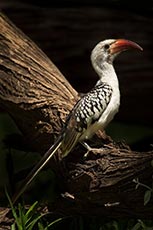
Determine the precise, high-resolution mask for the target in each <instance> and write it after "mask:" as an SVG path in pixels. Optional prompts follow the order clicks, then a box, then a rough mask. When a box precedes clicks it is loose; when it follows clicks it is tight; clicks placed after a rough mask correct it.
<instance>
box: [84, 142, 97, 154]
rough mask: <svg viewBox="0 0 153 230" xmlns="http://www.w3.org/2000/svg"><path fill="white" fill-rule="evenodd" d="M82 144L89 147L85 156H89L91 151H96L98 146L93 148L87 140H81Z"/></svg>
mask: <svg viewBox="0 0 153 230" xmlns="http://www.w3.org/2000/svg"><path fill="white" fill-rule="evenodd" d="M80 143H81V144H82V145H83V147H85V148H86V149H87V152H86V153H85V154H84V158H87V157H88V154H89V152H91V151H92V152H96V150H97V149H96V148H92V147H90V146H89V145H88V144H87V143H86V142H85V141H81V142H80Z"/></svg>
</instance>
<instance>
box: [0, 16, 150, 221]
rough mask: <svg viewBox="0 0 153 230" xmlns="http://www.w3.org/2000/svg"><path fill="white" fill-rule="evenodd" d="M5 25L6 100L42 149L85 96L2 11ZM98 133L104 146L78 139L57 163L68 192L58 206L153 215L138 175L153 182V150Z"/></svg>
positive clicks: (1, 56)
mask: <svg viewBox="0 0 153 230" xmlns="http://www.w3.org/2000/svg"><path fill="white" fill-rule="evenodd" d="M0 28H1V30H0V103H1V106H2V107H3V108H4V109H5V110H6V111H7V112H8V113H9V114H10V115H11V117H12V118H13V119H14V120H15V122H16V124H17V125H18V127H19V128H20V130H21V132H22V133H23V135H25V136H26V138H27V140H28V143H29V144H30V145H31V147H32V148H33V149H34V150H37V151H40V152H42V150H43V151H44V150H45V149H46V148H48V147H49V145H50V144H51V143H52V142H53V141H54V135H56V134H57V133H59V130H60V128H61V123H62V122H63V121H64V119H65V116H66V115H67V114H68V112H69V111H70V109H71V108H72V106H73V105H74V103H75V102H76V101H77V99H78V98H79V97H78V95H77V92H76V91H75V90H74V89H73V88H72V87H71V85H70V84H69V83H68V82H67V80H66V79H65V78H64V77H63V75H62V74H61V73H60V72H59V70H58V69H57V68H56V67H55V66H54V65H53V63H52V62H51V61H50V60H49V59H48V58H47V57H46V56H45V54H44V53H43V52H42V51H41V50H40V49H38V47H37V46H36V45H35V44H34V43H33V42H32V41H31V40H30V39H29V38H27V37H26V36H25V35H24V34H23V33H22V32H21V31H20V30H18V29H17V28H16V27H15V26H14V25H13V24H12V23H11V22H10V21H9V20H8V19H7V18H6V17H4V16H3V15H2V14H1V15H0ZM94 138H95V139H94ZM94 138H93V139H92V141H94V144H95V145H97V146H98V144H100V146H102V143H103V148H102V149H101V148H97V149H95V150H93V151H91V152H90V153H89V154H88V156H87V158H83V154H84V153H85V150H84V149H82V148H81V146H79V145H78V146H77V147H76V148H75V149H74V151H73V152H72V153H71V154H70V155H69V156H68V157H67V158H66V159H64V160H63V161H64V164H62V165H58V163H57V165H55V166H58V167H56V168H55V169H56V172H57V175H58V178H59V181H58V182H59V187H61V190H62V192H63V196H62V198H59V199H58V200H57V201H56V202H55V204H54V210H56V211H60V213H61V212H62V213H63V214H64V215H66V214H78V213H79V214H87V215H90V214H91V215H96V216H98V215H107V216H120V217H122V216H142V217H146V216H147V217H150V216H152V211H153V207H152V205H151V202H150V203H149V204H147V205H146V206H144V202H143V199H144V193H145V191H146V187H144V186H139V187H138V189H135V187H136V183H134V182H133V179H135V180H136V179H137V178H138V179H139V181H140V182H142V183H144V184H145V185H151V181H152V174H153V167H152V166H151V161H152V159H153V152H147V153H141V152H133V151H131V150H130V148H129V147H128V146H123V145H119V144H114V143H113V141H112V140H111V139H110V138H108V137H107V136H105V138H104V135H101V133H100V132H99V135H97V136H95V137H94ZM104 144H105V145H104ZM63 165H64V166H63ZM65 166H66V167H65ZM63 167H64V168H63ZM59 169H60V170H59ZM61 172H62V173H61ZM63 172H64V173H63Z"/></svg>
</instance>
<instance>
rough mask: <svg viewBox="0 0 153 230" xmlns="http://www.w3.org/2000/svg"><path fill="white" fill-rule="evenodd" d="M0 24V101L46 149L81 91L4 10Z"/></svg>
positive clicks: (34, 143)
mask: <svg viewBox="0 0 153 230" xmlns="http://www.w3.org/2000/svg"><path fill="white" fill-rule="evenodd" d="M0 28H1V29H0V104H1V106H2V107H3V108H4V109H5V110H6V111H8V113H9V114H10V115H11V117H12V118H13V119H14V120H15V122H16V124H17V125H18V127H19V128H20V130H21V131H22V133H23V134H24V135H25V137H26V139H27V140H28V142H29V145H31V147H32V148H33V149H34V150H37V151H42V150H43V151H44V150H45V149H47V148H48V147H49V145H50V144H51V142H52V141H53V140H54V135H55V134H56V133H58V132H59V130H60V127H61V122H62V121H64V119H65V116H66V115H67V113H68V112H69V110H70V109H71V108H72V106H73V104H74V102H75V101H76V100H77V99H78V97H77V93H76V91H75V90H74V89H73V88H72V87H71V85H70V84H69V83H68V81H67V80H66V79H65V78H64V76H63V75H62V74H61V73H60V71H59V70H58V69H57V68H56V67H55V65H54V64H53V63H52V62H51V61H50V60H49V58H48V57H47V56H46V55H45V54H44V53H43V52H42V51H41V50H40V49H39V48H38V47H37V46H36V45H35V44H34V43H33V42H32V41H31V40H30V39H29V38H28V37H26V36H25V35H24V34H23V33H22V32H21V31H20V30H19V29H17V28H16V27H15V26H14V25H13V24H12V23H11V22H10V21H9V20H8V19H6V18H4V16H3V15H2V14H1V15H0ZM39 143H41V144H39Z"/></svg>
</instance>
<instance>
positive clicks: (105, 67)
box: [92, 62, 119, 89]
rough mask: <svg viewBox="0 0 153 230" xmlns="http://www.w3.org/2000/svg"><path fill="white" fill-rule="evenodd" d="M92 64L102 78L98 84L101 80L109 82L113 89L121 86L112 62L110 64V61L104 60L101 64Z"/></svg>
mask: <svg viewBox="0 0 153 230" xmlns="http://www.w3.org/2000/svg"><path fill="white" fill-rule="evenodd" d="M92 64H93V67H94V69H95V71H96V73H97V74H98V76H99V78H100V79H99V81H98V82H97V84H99V83H101V82H105V83H107V84H109V85H110V86H111V87H112V88H113V89H116V88H118V87H119V86H118V84H119V83H118V78H117V75H116V72H115V69H114V67H113V65H112V64H109V63H108V62H104V63H102V64H101V65H100V66H99V65H97V64H96V63H92Z"/></svg>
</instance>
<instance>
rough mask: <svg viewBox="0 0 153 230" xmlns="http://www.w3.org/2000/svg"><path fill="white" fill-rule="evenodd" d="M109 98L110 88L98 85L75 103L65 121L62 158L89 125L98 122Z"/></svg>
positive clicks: (104, 84) (110, 94) (105, 85)
mask: <svg viewBox="0 0 153 230" xmlns="http://www.w3.org/2000/svg"><path fill="white" fill-rule="evenodd" d="M111 96H112V88H111V86H109V85H108V84H106V83H100V84H98V85H96V87H95V88H93V89H92V90H91V91H90V92H89V93H87V94H85V95H84V96H83V97H82V98H81V99H80V100H79V101H78V102H77V103H76V105H75V106H74V108H73V110H72V111H71V112H70V114H69V116H68V118H67V120H66V126H65V129H64V139H63V144H62V149H63V154H64V156H65V155H67V154H68V153H69V152H70V151H71V149H72V148H73V146H74V145H75V144H76V143H77V142H78V141H79V139H80V137H81V136H82V135H83V133H84V132H85V131H86V130H87V129H88V128H89V127H90V125H92V124H94V123H95V122H97V121H98V120H99V118H100V117H101V115H102V114H103V112H104V111H105V109H106V108H107V106H108V104H109V102H110V100H111Z"/></svg>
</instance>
